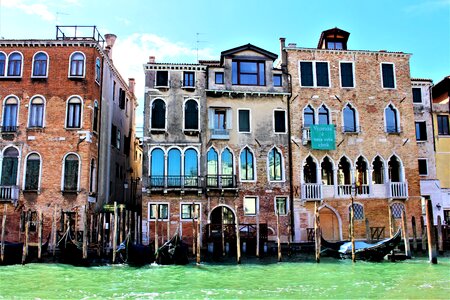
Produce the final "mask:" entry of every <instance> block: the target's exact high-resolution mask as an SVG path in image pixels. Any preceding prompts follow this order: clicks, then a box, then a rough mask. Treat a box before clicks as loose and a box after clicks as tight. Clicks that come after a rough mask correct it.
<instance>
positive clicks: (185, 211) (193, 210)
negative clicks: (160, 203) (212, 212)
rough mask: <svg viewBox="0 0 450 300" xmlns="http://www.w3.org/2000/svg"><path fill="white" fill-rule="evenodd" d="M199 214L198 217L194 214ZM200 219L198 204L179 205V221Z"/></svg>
mask: <svg viewBox="0 0 450 300" xmlns="http://www.w3.org/2000/svg"><path fill="white" fill-rule="evenodd" d="M197 213H198V214H199V215H198V216H197V215H196V214H197ZM194 218H200V204H181V219H182V220H189V219H194Z"/></svg>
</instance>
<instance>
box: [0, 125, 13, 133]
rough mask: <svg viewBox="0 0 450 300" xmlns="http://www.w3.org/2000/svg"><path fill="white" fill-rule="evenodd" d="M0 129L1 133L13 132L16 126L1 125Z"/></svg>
mask: <svg viewBox="0 0 450 300" xmlns="http://www.w3.org/2000/svg"><path fill="white" fill-rule="evenodd" d="M0 130H1V132H2V133H15V132H17V126H9V125H8V126H1V127H0Z"/></svg>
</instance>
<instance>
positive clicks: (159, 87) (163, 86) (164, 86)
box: [155, 85, 170, 89]
mask: <svg viewBox="0 0 450 300" xmlns="http://www.w3.org/2000/svg"><path fill="white" fill-rule="evenodd" d="M168 88H170V86H168V85H155V89H168Z"/></svg>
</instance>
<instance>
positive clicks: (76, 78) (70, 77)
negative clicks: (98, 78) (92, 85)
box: [68, 75, 84, 81]
mask: <svg viewBox="0 0 450 300" xmlns="http://www.w3.org/2000/svg"><path fill="white" fill-rule="evenodd" d="M68 78H69V79H71V80H79V81H81V80H83V79H84V75H82V76H69V77H68Z"/></svg>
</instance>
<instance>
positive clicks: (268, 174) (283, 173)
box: [266, 146, 286, 183]
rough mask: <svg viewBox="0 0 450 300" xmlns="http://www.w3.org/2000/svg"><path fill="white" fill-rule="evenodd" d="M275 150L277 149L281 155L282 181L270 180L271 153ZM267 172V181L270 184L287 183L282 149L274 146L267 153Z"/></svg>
mask: <svg viewBox="0 0 450 300" xmlns="http://www.w3.org/2000/svg"><path fill="white" fill-rule="evenodd" d="M273 149H276V150H277V151H278V152H279V153H280V154H281V180H271V179H270V153H271V152H272V150H273ZM266 172H267V181H268V182H274V183H275V182H285V181H286V178H285V167H284V156H283V151H281V149H280V148H278V147H277V146H273V147H272V148H270V150H269V152H267V159H266Z"/></svg>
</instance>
